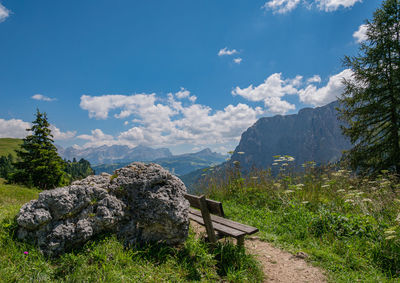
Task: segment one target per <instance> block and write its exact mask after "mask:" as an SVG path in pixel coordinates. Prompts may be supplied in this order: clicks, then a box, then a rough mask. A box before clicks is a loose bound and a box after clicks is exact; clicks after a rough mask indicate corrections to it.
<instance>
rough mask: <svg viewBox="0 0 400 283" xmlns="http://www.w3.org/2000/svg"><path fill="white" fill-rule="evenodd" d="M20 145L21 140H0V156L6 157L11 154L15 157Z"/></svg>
mask: <svg viewBox="0 0 400 283" xmlns="http://www.w3.org/2000/svg"><path fill="white" fill-rule="evenodd" d="M21 144H22V140H21V139H11V138H0V156H8V155H9V154H12V155H13V156H14V157H16V155H17V154H16V153H15V150H17V149H19V146H20V145H21Z"/></svg>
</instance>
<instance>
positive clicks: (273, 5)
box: [261, 0, 362, 14]
mask: <svg viewBox="0 0 400 283" xmlns="http://www.w3.org/2000/svg"><path fill="white" fill-rule="evenodd" d="M357 2H362V0H313V1H308V0H270V1H267V2H265V4H264V5H263V6H262V7H261V8H262V9H265V10H272V12H273V13H274V14H275V13H278V14H285V13H288V12H290V11H292V10H294V9H295V8H296V7H297V6H299V5H300V4H302V5H304V6H305V7H306V8H307V9H311V8H312V7H313V6H317V7H318V9H320V10H322V11H325V12H332V11H336V10H338V9H339V8H341V7H344V8H348V7H352V6H354V4H355V3H357Z"/></svg>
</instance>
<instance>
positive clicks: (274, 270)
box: [245, 237, 327, 283]
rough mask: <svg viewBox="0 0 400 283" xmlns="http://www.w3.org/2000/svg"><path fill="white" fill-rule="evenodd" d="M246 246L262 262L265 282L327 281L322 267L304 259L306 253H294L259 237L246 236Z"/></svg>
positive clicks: (298, 282)
mask: <svg viewBox="0 0 400 283" xmlns="http://www.w3.org/2000/svg"><path fill="white" fill-rule="evenodd" d="M245 246H246V249H247V250H248V251H249V252H250V253H251V254H253V255H255V256H256V258H257V259H258V261H259V262H260V263H261V265H262V268H263V271H264V274H265V276H266V279H265V280H264V282H285V283H286V282H296V283H300V282H327V280H326V277H325V276H324V274H323V272H322V270H321V269H319V268H318V267H315V266H312V265H311V264H309V263H308V262H307V261H305V260H304V257H306V256H307V255H306V254H302V253H299V254H297V255H293V254H291V253H288V252H285V251H283V250H281V249H278V248H275V247H273V246H272V245H271V244H270V243H267V242H263V241H260V240H259V239H258V237H248V238H246V241H245Z"/></svg>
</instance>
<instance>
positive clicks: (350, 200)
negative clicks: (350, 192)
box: [344, 198, 354, 203]
mask: <svg viewBox="0 0 400 283" xmlns="http://www.w3.org/2000/svg"><path fill="white" fill-rule="evenodd" d="M344 202H350V203H353V202H354V200H352V199H350V198H349V199H346V200H345V201H344Z"/></svg>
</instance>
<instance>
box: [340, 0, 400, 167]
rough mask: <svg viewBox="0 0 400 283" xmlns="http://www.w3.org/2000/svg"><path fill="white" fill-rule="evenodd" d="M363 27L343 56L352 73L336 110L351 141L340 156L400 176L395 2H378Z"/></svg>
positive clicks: (399, 32) (399, 30) (399, 31)
mask: <svg viewBox="0 0 400 283" xmlns="http://www.w3.org/2000/svg"><path fill="white" fill-rule="evenodd" d="M366 25H367V27H368V28H367V34H366V35H367V40H366V41H365V42H363V43H361V45H360V49H359V55H358V56H355V57H348V56H347V57H345V58H344V65H345V66H346V67H349V68H351V70H352V71H353V76H352V78H351V79H348V80H345V81H344V83H345V91H344V93H343V94H342V96H341V98H340V99H339V102H340V109H339V112H340V116H341V119H343V120H344V121H345V122H346V123H345V124H346V126H344V127H343V132H344V134H345V135H347V136H348V137H350V139H351V142H352V143H353V145H354V146H353V148H352V149H350V150H349V151H348V152H347V153H346V155H345V156H346V157H347V158H348V160H349V161H350V164H351V165H352V167H353V168H354V169H359V170H361V171H362V172H365V173H376V172H379V171H380V170H384V169H387V170H390V171H392V172H395V173H397V174H400V133H399V131H400V0H386V1H383V2H382V6H381V7H380V8H379V9H377V10H376V11H375V13H374V15H373V19H372V21H366Z"/></svg>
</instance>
